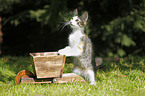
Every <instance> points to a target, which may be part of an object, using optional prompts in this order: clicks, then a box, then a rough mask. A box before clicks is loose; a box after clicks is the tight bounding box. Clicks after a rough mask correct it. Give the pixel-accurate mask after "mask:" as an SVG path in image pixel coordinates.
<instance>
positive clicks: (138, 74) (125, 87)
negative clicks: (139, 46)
mask: <svg viewBox="0 0 145 96" xmlns="http://www.w3.org/2000/svg"><path fill="white" fill-rule="evenodd" d="M144 58H145V57H132V56H129V57H127V58H120V59H119V60H113V59H109V58H104V61H103V64H102V65H100V66H99V68H98V70H97V72H96V73H97V74H96V83H97V84H96V85H95V86H91V85H89V84H86V85H83V84H75V83H70V84H19V85H18V86H16V84H15V77H16V75H17V73H18V72H19V71H21V70H24V69H25V70H30V71H31V72H33V71H32V64H31V61H30V58H29V57H23V56H22V57H16V56H5V57H1V58H0V96H143V95H144V94H145V73H144V72H145V60H144ZM72 67H73V64H72V63H70V62H67V63H66V65H65V69H64V73H68V72H71V70H72Z"/></svg>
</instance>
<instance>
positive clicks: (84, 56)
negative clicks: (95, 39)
mask: <svg viewBox="0 0 145 96" xmlns="http://www.w3.org/2000/svg"><path fill="white" fill-rule="evenodd" d="M87 19H88V13H87V12H84V13H83V14H82V16H81V17H78V12H77V9H76V10H75V11H74V16H73V17H72V18H71V20H70V21H69V22H67V23H66V25H68V24H69V25H70V26H71V28H72V33H71V34H70V35H69V38H68V39H69V46H66V47H65V48H64V49H61V50H59V51H58V53H59V54H60V55H66V56H73V58H74V68H73V72H74V73H76V74H78V75H80V76H83V77H84V78H85V79H86V80H88V81H89V82H90V85H95V84H96V82H95V73H94V69H93V65H92V63H93V62H92V58H93V57H92V53H93V51H92V43H91V40H90V39H89V38H88V36H87V35H85V33H84V28H85V25H86V22H87Z"/></svg>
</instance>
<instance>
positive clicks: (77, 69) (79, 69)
mask: <svg viewBox="0 0 145 96" xmlns="http://www.w3.org/2000/svg"><path fill="white" fill-rule="evenodd" d="M72 72H73V73H76V74H77V75H79V76H81V75H82V69H81V68H79V67H74V68H73V70H72Z"/></svg>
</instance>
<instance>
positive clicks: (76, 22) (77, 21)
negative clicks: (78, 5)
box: [69, 9, 88, 28]
mask: <svg viewBox="0 0 145 96" xmlns="http://www.w3.org/2000/svg"><path fill="white" fill-rule="evenodd" d="M87 19H88V12H86V11H85V12H84V13H83V14H82V16H80V17H78V11H77V9H76V10H75V11H74V16H73V17H72V18H71V20H70V21H69V24H70V26H71V27H72V28H84V27H85V26H86V22H87Z"/></svg>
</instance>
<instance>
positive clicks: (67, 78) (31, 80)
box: [21, 73, 86, 84]
mask: <svg viewBox="0 0 145 96" xmlns="http://www.w3.org/2000/svg"><path fill="white" fill-rule="evenodd" d="M21 83H22V84H23V83H26V84H38V83H83V84H86V81H85V80H84V79H83V78H82V77H81V76H78V75H77V74H75V73H66V74H63V75H62V77H61V78H50V79H49V78H48V79H37V78H36V77H28V76H25V75H24V76H22V77H21Z"/></svg>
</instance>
